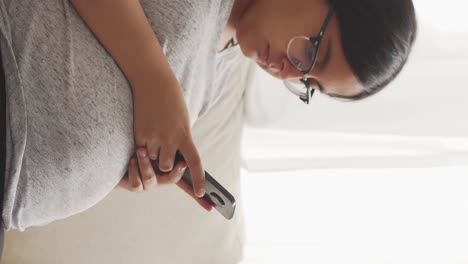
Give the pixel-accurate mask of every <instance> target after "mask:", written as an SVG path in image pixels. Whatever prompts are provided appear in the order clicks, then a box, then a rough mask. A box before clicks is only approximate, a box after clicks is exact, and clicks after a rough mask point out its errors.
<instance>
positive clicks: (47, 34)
mask: <svg viewBox="0 0 468 264" xmlns="http://www.w3.org/2000/svg"><path fill="white" fill-rule="evenodd" d="M139 2H140V3H141V5H140V3H139ZM0 12H1V13H0V15H1V19H0V21H1V22H0V29H1V36H0V48H1V51H2V59H3V66H4V71H5V73H6V82H5V84H6V95H7V96H6V98H7V101H6V107H7V110H6V114H7V120H8V122H7V123H6V127H7V131H6V140H5V142H6V153H7V155H6V161H5V165H6V167H5V170H4V171H5V181H4V182H5V187H4V191H5V194H4V203H3V205H4V210H3V213H2V216H3V224H4V228H6V229H7V230H8V229H20V230H24V229H25V228H27V227H29V226H34V225H45V224H47V223H50V222H51V221H54V220H58V219H62V218H65V217H67V216H70V215H73V214H76V213H79V212H81V211H83V210H86V209H88V208H89V207H91V206H93V205H95V204H96V203H97V202H99V201H100V200H101V199H102V198H104V197H105V196H106V195H107V194H108V193H109V192H110V191H111V190H112V189H113V188H114V187H115V186H116V185H117V184H118V183H119V182H121V181H122V182H121V185H122V186H124V187H126V188H129V189H131V188H130V185H132V186H133V185H136V186H141V187H140V188H143V189H145V190H146V189H150V188H152V187H153V186H154V185H155V182H156V181H159V182H161V181H164V180H165V179H166V180H167V178H168V177H164V176H161V175H158V176H156V175H155V173H154V171H153V169H152V167H151V162H150V160H156V159H158V162H159V163H158V165H159V168H160V169H161V170H162V171H166V172H167V173H168V175H170V176H169V182H171V181H173V182H177V181H178V179H180V175H181V174H180V173H179V172H177V170H176V169H177V168H181V167H183V166H184V165H185V164H183V163H180V164H175V165H174V164H173V160H174V156H175V152H176V151H177V150H179V151H180V152H181V153H182V154H183V155H184V157H185V158H186V161H187V165H188V167H189V168H190V170H191V172H192V174H193V177H194V180H195V184H194V190H193V191H189V190H188V189H187V187H186V186H183V185H179V186H181V188H183V189H184V190H185V191H187V192H190V194H191V195H192V196H193V197H194V198H197V197H196V196H195V195H194V193H197V196H198V197H200V196H201V195H202V194H203V192H204V191H203V184H204V182H203V173H202V172H203V166H202V164H201V162H200V158H199V157H198V153H197V151H196V149H195V147H194V145H193V142H192V140H191V136H190V127H191V126H192V125H193V124H194V122H195V121H196V120H197V118H200V117H201V116H202V115H203V114H204V113H206V111H207V110H208V109H209V108H210V107H211V106H212V105H213V104H214V103H215V102H216V101H217V100H218V99H219V98H220V97H221V96H223V81H224V80H225V79H226V78H227V77H228V76H229V69H230V64H229V61H230V57H231V55H232V54H235V53H237V52H242V53H243V54H244V55H245V56H246V57H248V58H250V59H252V60H255V61H256V62H257V63H258V64H259V66H260V67H262V68H263V69H264V70H266V71H267V72H268V73H270V74H271V75H273V76H275V77H277V78H279V79H282V80H284V81H285V82H284V83H285V87H286V88H288V89H289V90H291V91H292V92H293V93H294V95H295V96H299V98H300V99H301V100H303V101H304V102H306V103H309V101H310V99H311V95H312V94H313V91H315V90H319V91H320V92H322V93H324V94H327V95H329V96H332V97H335V98H340V99H349V100H358V99H362V98H366V97H368V96H370V95H373V94H375V93H377V92H378V91H380V90H381V89H382V88H383V87H385V86H386V85H387V84H388V83H389V82H390V81H392V80H393V79H394V78H395V76H396V75H397V74H398V73H399V72H400V71H401V69H402V67H403V65H404V64H405V62H406V60H407V58H408V56H409V53H410V50H411V47H412V44H413V42H414V38H415V34H416V19H415V13H414V8H413V5H412V2H411V0H392V1H377V0H365V1H358V0H336V1H334V2H333V3H332V2H329V1H326V0H294V1H287V2H286V1H281V0H228V1H222V2H221V1H208V0H207V1H196V2H193V3H192V2H191V1H187V0H185V1H184V0H178V1H174V0H159V1H155V0H141V1H137V0H134V1H128V0H127V1H123V0H122V1H115V0H113V1H111V2H110V1H105V0H101V1H86V0H74V1H71V2H69V1H65V0H62V1H52V0H46V1H32V0H15V1H13V0H1V1H0ZM143 18H145V19H143ZM148 22H149V23H148ZM148 29H150V30H148ZM234 37H235V38H236V39H237V42H238V46H235V47H230V48H227V49H224V48H225V47H226V46H227V44H228V43H229V42H231V39H233V38H234ZM213 73H215V74H213ZM134 139H135V141H134ZM137 147H140V148H139V149H138V151H137V152H138V154H142V155H138V156H137V157H136V158H135V157H133V155H134V153H135V150H136V148H137ZM129 160H130V161H129ZM127 164H129V165H128V166H127ZM127 170H128V176H125V177H123V175H124V174H125V172H126V171H127ZM156 177H157V178H156ZM156 179H157V180H156ZM178 183H179V184H180V182H178ZM138 188H139V187H136V189H138ZM200 189H201V191H200V192H199V190H200ZM132 190H135V189H132ZM197 201H199V202H200V203H201V204H202V202H201V200H197ZM202 205H203V206H205V207H206V208H207V209H209V208H208V207H207V206H206V205H204V204H202Z"/></svg>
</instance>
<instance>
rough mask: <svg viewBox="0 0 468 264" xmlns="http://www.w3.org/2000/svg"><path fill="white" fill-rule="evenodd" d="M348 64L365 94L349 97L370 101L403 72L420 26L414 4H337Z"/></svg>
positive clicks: (363, 0)
mask: <svg viewBox="0 0 468 264" xmlns="http://www.w3.org/2000/svg"><path fill="white" fill-rule="evenodd" d="M333 2H334V6H335V12H336V13H335V14H336V15H337V19H338V23H339V27H340V30H341V38H342V46H343V50H344V54H345V57H346V60H347V62H348V63H349V65H350V66H351V69H352V71H353V73H354V74H355V75H356V76H357V78H358V79H359V81H360V82H361V84H362V85H363V86H364V89H365V91H364V92H363V93H361V94H358V95H355V96H352V97H347V99H350V100H360V99H363V98H367V97H369V96H371V95H373V94H376V93H377V92H379V91H381V90H382V89H383V88H384V87H385V86H387V85H388V84H389V83H390V82H391V81H392V80H393V79H395V77H396V76H397V75H398V74H399V73H400V72H401V70H402V69H403V66H404V65H405V63H406V61H407V59H408V56H409V54H410V51H411V48H412V46H413V43H414V40H415V38H416V32H417V23H416V14H415V10H414V6H413V3H412V1H411V0H334V1H333Z"/></svg>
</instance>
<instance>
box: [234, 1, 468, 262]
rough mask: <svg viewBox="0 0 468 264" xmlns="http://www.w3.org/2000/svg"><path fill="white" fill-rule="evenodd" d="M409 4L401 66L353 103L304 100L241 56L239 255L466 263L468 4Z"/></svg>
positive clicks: (264, 259) (281, 259)
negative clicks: (243, 241) (410, 26)
mask: <svg viewBox="0 0 468 264" xmlns="http://www.w3.org/2000/svg"><path fill="white" fill-rule="evenodd" d="M414 3H415V6H416V10H417V15H418V20H419V35H418V38H417V41H416V44H415V48H414V51H413V53H412V56H411V57H410V59H409V62H408V64H407V66H406V67H405V69H404V70H403V72H402V73H401V74H400V76H399V77H398V78H397V80H396V81H394V82H393V83H392V84H391V85H390V87H388V88H386V89H384V91H383V92H381V93H379V94H378V95H376V96H374V97H372V98H370V99H368V100H365V101H363V102H358V103H341V102H336V101H334V100H332V99H329V98H326V97H325V96H323V95H320V94H316V96H314V99H313V101H312V102H311V104H310V105H305V104H303V103H302V102H301V101H299V99H297V98H294V97H293V96H292V95H290V94H289V93H288V92H287V91H286V89H285V88H284V87H283V86H282V84H281V82H279V81H278V80H276V79H273V78H272V77H270V76H269V75H267V74H266V73H263V72H262V70H261V69H260V68H257V67H256V66H254V65H253V66H252V67H253V71H254V72H255V74H254V75H253V77H252V78H253V79H252V85H254V86H255V89H249V90H248V94H247V107H246V112H247V116H248V117H249V120H248V123H247V125H246V127H245V128H244V136H243V145H242V155H243V163H244V168H243V170H242V184H243V199H244V204H245V210H246V212H245V215H246V221H247V248H246V253H245V260H244V262H243V264H254V263H285V262H287V263H320V264H322V263H399V264H401V263H412V264H414V263H444V264H449V263H454V264H455V263H456V264H461V263H468V250H467V249H468V225H467V224H466V223H468V122H467V119H468V118H467V115H468V81H467V80H466V77H467V76H468V18H467V16H468V15H467V13H466V10H468V3H467V2H466V1H462V0H446V1H442V2H441V1H434V0H414ZM265 94H267V95H268V96H265Z"/></svg>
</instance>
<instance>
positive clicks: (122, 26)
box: [70, 0, 175, 94]
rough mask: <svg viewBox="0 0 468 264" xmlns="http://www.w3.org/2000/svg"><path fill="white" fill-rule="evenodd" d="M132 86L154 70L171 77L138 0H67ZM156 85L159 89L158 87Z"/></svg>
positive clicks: (149, 75)
mask: <svg viewBox="0 0 468 264" xmlns="http://www.w3.org/2000/svg"><path fill="white" fill-rule="evenodd" d="M70 2H71V3H72V4H73V5H74V7H75V9H76V10H77V11H78V13H79V14H80V16H81V17H82V18H83V20H84V21H85V22H86V23H87V25H88V26H89V27H90V28H91V30H92V31H93V32H94V33H95V35H96V37H97V38H98V39H99V41H100V42H101V44H102V45H103V46H104V47H105V48H106V50H107V51H108V52H109V53H110V54H111V55H112V57H113V58H114V60H115V61H116V62H117V64H118V65H119V67H120V68H121V70H122V72H123V73H124V74H125V76H126V78H127V79H128V81H129V82H130V84H131V86H132V90H133V92H134V94H135V93H137V92H138V93H139V92H140V91H135V87H144V86H139V85H136V84H137V83H138V82H142V81H148V80H144V78H148V77H151V76H154V75H155V73H158V75H159V74H162V75H165V76H171V77H172V78H174V79H175V76H174V73H173V72H172V69H171V68H170V65H169V63H168V61H167V58H166V56H165V55H164V53H163V51H162V48H161V45H160V44H159V41H158V39H157V38H156V34H155V33H154V31H153V29H152V27H151V25H150V23H149V21H148V19H147V18H146V16H145V13H144V11H143V8H142V7H141V4H140V1H139V0H70ZM158 89H163V88H162V87H158Z"/></svg>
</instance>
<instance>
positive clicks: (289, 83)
mask: <svg viewBox="0 0 468 264" xmlns="http://www.w3.org/2000/svg"><path fill="white" fill-rule="evenodd" d="M332 16H333V5H332V6H331V7H330V11H329V12H328V15H327V17H326V18H325V21H324V23H323V25H322V28H321V29H320V32H319V34H318V36H316V37H304V36H298V37H294V38H292V39H291V40H290V41H289V44H288V49H287V52H286V53H287V56H288V59H289V62H291V64H292V65H293V66H294V67H295V68H296V69H297V70H298V71H300V72H302V73H303V74H304V77H302V78H301V79H299V80H284V81H283V83H284V85H285V86H286V88H288V90H289V91H291V92H292V93H293V94H294V95H296V96H299V99H301V101H303V102H304V103H306V104H309V101H310V99H311V98H312V96H313V94H314V92H315V90H316V89H319V90H320V91H323V87H322V85H321V84H320V83H319V82H318V81H317V80H316V79H314V78H310V77H306V76H307V74H309V72H310V71H312V69H313V68H314V66H315V64H316V63H317V58H318V54H319V51H320V43H321V42H322V37H323V35H324V34H325V30H326V29H327V27H328V24H329V22H330V19H331V17H332Z"/></svg>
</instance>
